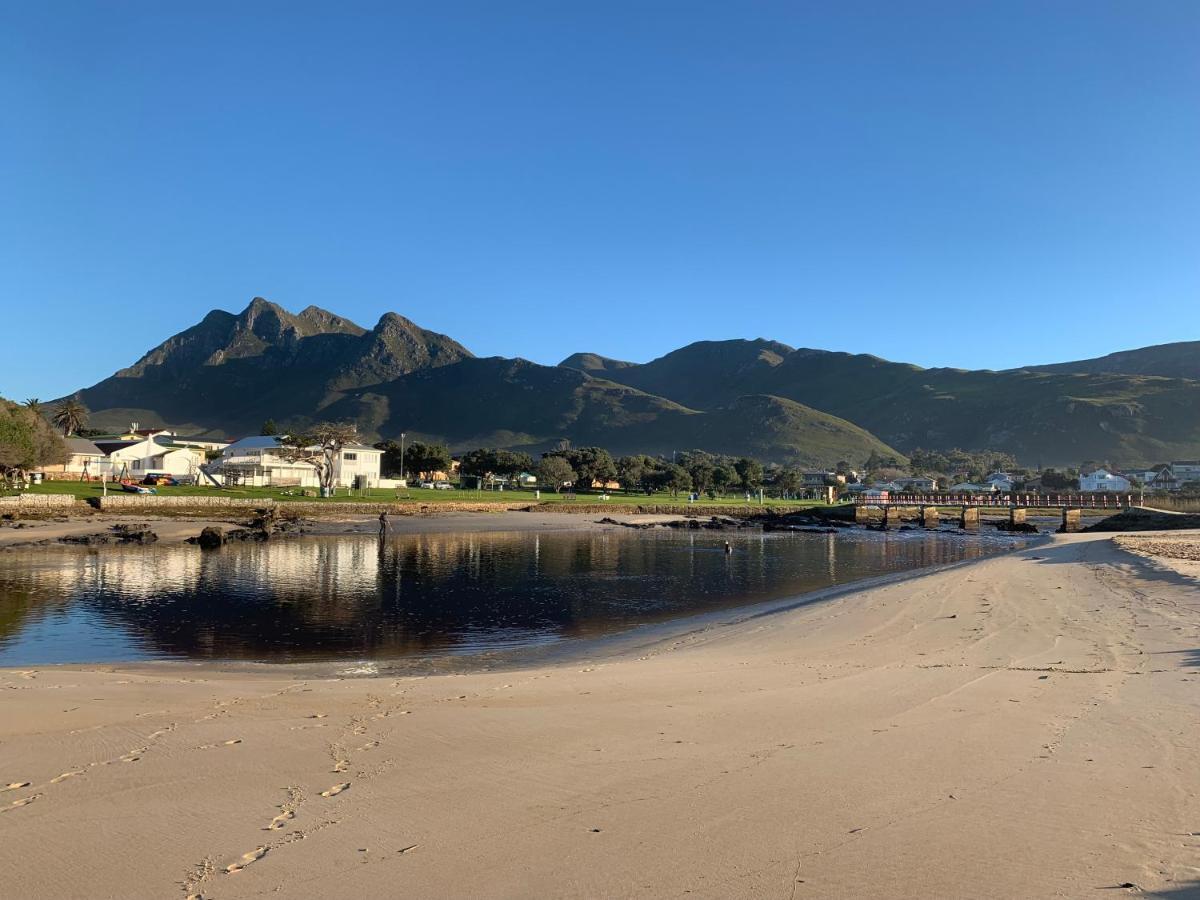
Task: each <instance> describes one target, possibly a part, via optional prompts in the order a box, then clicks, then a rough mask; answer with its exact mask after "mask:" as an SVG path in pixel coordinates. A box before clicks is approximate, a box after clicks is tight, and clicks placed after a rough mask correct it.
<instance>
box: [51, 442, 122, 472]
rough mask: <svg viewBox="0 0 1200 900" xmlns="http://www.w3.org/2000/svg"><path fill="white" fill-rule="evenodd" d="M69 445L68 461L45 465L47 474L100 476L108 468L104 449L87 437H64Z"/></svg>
mask: <svg viewBox="0 0 1200 900" xmlns="http://www.w3.org/2000/svg"><path fill="white" fill-rule="evenodd" d="M63 443H64V444H66V445H67V461H66V462H64V463H61V464H58V465H53V466H43V467H42V471H43V472H45V473H46V474H47V475H57V476H60V477H62V476H78V477H79V478H83V477H84V476H88V477H93V476H94V477H96V478H99V477H100V476H101V475H103V474H104V472H105V470H106V469H107V468H108V457H107V456H105V455H104V451H103V450H101V449H100V448H99V447H97V446H96V445H95V444H94V443H92V442H91V441H89V440H88V439H87V438H78V437H69V438H64V439H63Z"/></svg>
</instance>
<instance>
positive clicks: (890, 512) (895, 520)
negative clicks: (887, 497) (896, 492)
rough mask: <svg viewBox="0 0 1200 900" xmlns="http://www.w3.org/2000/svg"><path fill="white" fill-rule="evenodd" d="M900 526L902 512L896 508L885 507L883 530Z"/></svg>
mask: <svg viewBox="0 0 1200 900" xmlns="http://www.w3.org/2000/svg"><path fill="white" fill-rule="evenodd" d="M899 524H900V510H898V509H897V508H896V507H894V506H885V507H884V508H883V530H884V531H887V530H888V529H889V528H895V527H896V526H897V525H899Z"/></svg>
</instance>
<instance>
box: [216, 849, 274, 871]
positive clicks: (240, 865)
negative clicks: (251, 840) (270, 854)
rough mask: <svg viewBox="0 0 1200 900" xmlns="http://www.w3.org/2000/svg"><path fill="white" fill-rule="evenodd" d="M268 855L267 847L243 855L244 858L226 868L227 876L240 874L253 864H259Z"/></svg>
mask: <svg viewBox="0 0 1200 900" xmlns="http://www.w3.org/2000/svg"><path fill="white" fill-rule="evenodd" d="M266 855H267V848H266V847H259V848H257V849H255V850H251V851H250V852H249V853H243V854H242V858H241V859H239V860H238V861H237V862H235V863H230V864H229V865H227V866H226V867H225V874H227V875H232V874H233V873H234V872H240V871H242V869H244V868H246V866H248V865H250V863H252V862H257V861H258V860H260V859H262V858H263V857H264V856H266Z"/></svg>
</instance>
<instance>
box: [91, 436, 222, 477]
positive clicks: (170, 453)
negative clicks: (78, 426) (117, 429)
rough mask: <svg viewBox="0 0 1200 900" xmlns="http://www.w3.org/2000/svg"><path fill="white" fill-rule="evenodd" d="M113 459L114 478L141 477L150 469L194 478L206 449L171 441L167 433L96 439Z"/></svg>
mask: <svg viewBox="0 0 1200 900" xmlns="http://www.w3.org/2000/svg"><path fill="white" fill-rule="evenodd" d="M95 443H96V446H97V447H98V448H99V449H100V450H102V451H103V452H104V453H105V454H106V455H107V457H108V461H109V462H110V463H111V466H112V468H111V474H112V477H113V478H132V479H133V480H134V481H140V480H141V479H142V478H144V477H145V476H146V475H149V474H150V473H152V472H153V473H155V474H166V475H173V476H176V477H180V476H182V477H188V478H194V477H195V476H196V474H197V473H198V472H199V471H200V467H201V466H202V465H204V461H205V456H204V451H203V450H201V449H198V448H196V447H185V446H182V445H179V444H175V443H172V442H171V438H170V437H169V436H168V435H165V434H158V435H156V436H154V437H147V438H141V439H138V440H106V439H104V438H97V439H96V442H95Z"/></svg>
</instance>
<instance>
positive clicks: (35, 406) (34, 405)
mask: <svg viewBox="0 0 1200 900" xmlns="http://www.w3.org/2000/svg"><path fill="white" fill-rule="evenodd" d="M25 408H26V409H29V410H33V413H34V415H37V416H40V415H41V414H42V401H41V400H39V399H38V398H37V397H30V398H29V399H28V400H26V401H25Z"/></svg>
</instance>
